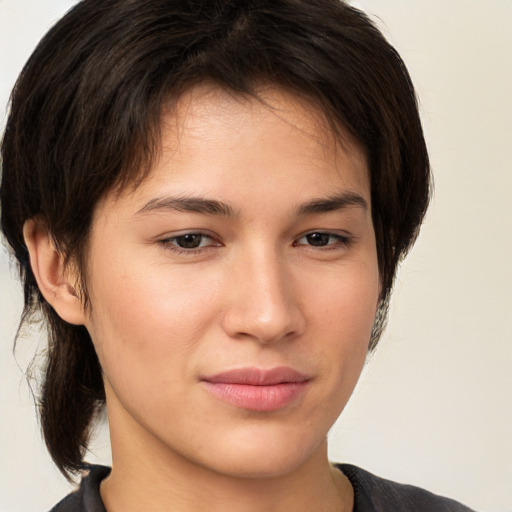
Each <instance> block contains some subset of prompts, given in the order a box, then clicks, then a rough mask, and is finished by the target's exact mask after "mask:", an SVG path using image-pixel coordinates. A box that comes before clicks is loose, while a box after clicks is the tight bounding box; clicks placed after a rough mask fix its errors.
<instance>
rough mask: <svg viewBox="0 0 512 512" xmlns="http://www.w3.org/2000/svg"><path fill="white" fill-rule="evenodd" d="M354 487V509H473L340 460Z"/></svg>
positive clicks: (361, 511)
mask: <svg viewBox="0 0 512 512" xmlns="http://www.w3.org/2000/svg"><path fill="white" fill-rule="evenodd" d="M336 466H337V467H338V468H339V469H340V470H341V471H342V472H343V474H344V475H345V476H346V477H347V478H348V479H349V480H350V483H351V484H352V486H353V488H354V512H369V511H372V512H373V511H375V512H388V511H389V512H391V511H392V512H406V511H407V512H410V511H411V510H414V511H417V512H472V511H471V509H470V508H468V507H466V506H464V505H462V504H461V503H458V502H456V501H454V500H451V499H449V498H444V497H442V496H437V495H436V494H433V493H431V492H429V491H426V490H424V489H420V488H419V487H415V486H413V485H405V484H399V483H396V482H392V481H391V480H386V479H385V478H380V477H378V476H376V475H373V474H372V473H369V472H368V471H365V470H364V469H361V468H358V467H356V466H352V465H350V464H336Z"/></svg>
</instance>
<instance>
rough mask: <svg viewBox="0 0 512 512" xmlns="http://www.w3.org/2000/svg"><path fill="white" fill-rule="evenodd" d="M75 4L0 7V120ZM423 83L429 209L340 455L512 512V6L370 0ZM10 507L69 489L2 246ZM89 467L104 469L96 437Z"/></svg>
mask: <svg viewBox="0 0 512 512" xmlns="http://www.w3.org/2000/svg"><path fill="white" fill-rule="evenodd" d="M72 4H73V2H72V1H71V0H44V1H41V0H0V124H1V125H2V126H3V124H4V123H5V112H6V108H7V107H6V105H7V101H8V95H9V92H10V89H11V88H12V86H13V83H14V81H15V78H16V76H17V74H18V73H19V71H20V69H21V67H22V65H23V63H24V62H25V60H26V59H27V58H28V56H29V54H30V53H31V51H32V50H33V48H34V46H35V45H36V43H37V41H38V40H39V39H40V37H41V36H42V35H43V33H45V32H46V30H47V29H48V28H49V27H50V26H51V25H52V24H53V23H54V22H55V21H56V20H57V19H58V18H59V17H60V16H61V15H62V14H63V13H64V12H65V11H66V10H67V9H68V8H70V7H71V5H72ZM354 4H355V5H356V6H358V7H360V8H362V9H364V10H366V11H367V12H368V13H369V14H370V15H371V16H372V18H374V19H375V21H376V22H377V23H378V25H379V26H380V27H381V29H382V30H383V31H384V33H385V34H386V35H387V37H388V38H389V39H390V40H391V42H392V43H393V44H394V45H395V46H396V47H397V49H398V50H399V52H400V54H401V55H402V57H403V58H404V60H405V62H406V63H407V65H408V67H409V70H410V72H411V74H412V77H413V80H414V82H415V84H416V86H417V90H418V94H419V98H420V102H421V110H422V116H423V122H424V127H425V132H426V137H427V140H428V145H429V148H430V153H431V159H432V165H433V170H434V174H435V197H434V201H433V204H432V207H431V209H430V212H429V215H428V218H427V222H426V224H425V226H424V228H423V230H422V232H421V236H420V239H419V241H418V243H417V245H416V247H415V248H414V249H413V251H412V253H411V255H410V257H409V258H408V259H407V260H406V262H405V263H404V264H403V266H402V269H401V271H400V274H399V278H398V281H397V284H396V291H395V294H394V297H393V304H392V310H391V317H390V323H389V327H388V329H387V331H386V333H385V335H384V337H383V338H382V340H381V344H380V347H379V348H378V350H377V352H376V353H375V354H374V355H373V356H372V357H371V358H370V360H369V362H368V365H367V367H366V368H365V371H364V372H363V376H362V379H361V381H360V383H359V385H358V387H357V389H356V391H355V394H354V396H353V398H352V399H351V401H350V403H349V405H348V406H347V408H346V410H345V411H344V413H343V414H342V417H341V419H340V420H339V421H338V423H337V424H336V425H335V426H334V428H333V430H332V432H331V434H330V452H331V458H332V459H333V460H336V461H345V462H351V463H355V464H358V465H360V466H363V467H365V468H367V469H369V470H371V471H373V472H375V473H377V474H379V475H382V476H386V477H388V478H391V479H394V480H398V481H402V482H407V483H414V484H416V485H420V486H423V487H426V488H427V489H430V490H432V491H434V492H436V493H440V494H445V495H449V496H452V497H454V498H456V499H458V500H461V501H463V502H466V503H467V504H468V505H470V506H472V507H474V508H475V509H478V510H481V511H489V512H490V511H503V512H504V511H507V510H508V511H512V392H511V390H512V369H511V367H512V364H511V363H512V335H511V333H510V323H511V319H512V315H511V312H510V311H511V309H512V270H511V269H512V261H511V259H512V258H511V255H512V210H511V206H510V197H511V196H512V30H510V26H512V1H511V0H418V1H416V0H360V1H359V2H354ZM0 283H1V284H0V379H1V380H0V510H1V511H2V512H30V511H42V510H47V509H48V508H50V507H51V506H52V505H53V504H54V503H56V502H57V501H58V500H59V499H60V498H61V497H62V496H64V494H66V493H67V492H69V490H70V488H71V487H70V485H69V484H67V483H66V481H65V480H64V479H63V478H62V476H61V475H59V473H58V472H57V470H56V469H54V467H53V466H52V463H51V461H50V459H49V457H48V455H47V454H46V451H45V448H44V445H43V443H42V441H41V437H40V434H39V429H38V425H37V420H36V417H35V414H34V407H33V402H32V399H31V396H30V393H29V390H28V386H27V384H26V382H25V380H24V378H23V373H22V370H23V369H24V368H26V365H27V363H28V362H29V361H30V359H31V357H32V355H33V353H34V352H35V351H36V350H38V349H41V347H43V346H44V340H41V339H39V338H40V337H38V336H32V337H26V338H23V339H22V340H20V342H19V345H18V349H17V352H16V359H15V358H14V356H13V353H12V342H13V338H14V335H15V332H16V328H17V322H18V318H19V314H20V312H21V306H22V294H21V289H20V286H19V284H18V282H17V280H16V271H15V268H14V267H13V265H12V264H10V263H9V260H8V257H7V253H6V251H5V249H1V250H0ZM92 452H93V453H92V454H91V456H90V460H91V461H99V462H103V463H108V462H109V457H110V456H109V448H108V435H107V434H106V431H105V429H103V430H100V432H99V434H98V437H97V439H96V441H95V443H94V446H93V448H92Z"/></svg>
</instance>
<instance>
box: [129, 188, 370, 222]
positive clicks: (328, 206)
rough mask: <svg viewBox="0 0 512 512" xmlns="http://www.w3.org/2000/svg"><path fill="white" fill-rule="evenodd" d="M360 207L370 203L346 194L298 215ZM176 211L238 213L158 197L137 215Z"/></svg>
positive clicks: (201, 201) (211, 203)
mask: <svg viewBox="0 0 512 512" xmlns="http://www.w3.org/2000/svg"><path fill="white" fill-rule="evenodd" d="M353 206H355V207H359V208H362V209H363V210H368V203H367V202H366V200H365V199H364V198H363V197H362V196H360V195H359V194H356V193H353V192H344V193H341V194H336V195H333V196H328V197H322V198H318V199H312V200H311V201H308V202H307V203H305V204H302V205H300V206H299V208H298V209H297V215H299V216H304V215H314V214H318V213H328V212H332V211H336V210H342V209H345V208H348V207H353ZM160 210H163V211H166V210H171V211H176V212H187V213H199V214H203V215H220V216H223V217H236V216H237V212H236V211H235V210H234V209H233V207H232V206H230V205H229V204H227V203H224V202H222V201H217V200H215V199H206V198H203V197H174V196H169V197H157V198H154V199H151V200H150V201H148V202H147V203H146V204H145V205H144V206H143V207H142V208H141V209H140V210H138V211H137V213H136V215H141V214H144V213H150V212H155V211H160Z"/></svg>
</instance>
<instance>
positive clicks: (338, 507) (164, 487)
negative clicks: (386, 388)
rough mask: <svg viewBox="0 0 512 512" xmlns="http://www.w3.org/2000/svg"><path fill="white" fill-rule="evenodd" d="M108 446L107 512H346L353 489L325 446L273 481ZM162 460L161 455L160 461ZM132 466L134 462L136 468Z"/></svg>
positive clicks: (176, 457) (103, 490)
mask: <svg viewBox="0 0 512 512" xmlns="http://www.w3.org/2000/svg"><path fill="white" fill-rule="evenodd" d="M123 445H124V443H123V444H122V445H119V444H118V443H116V439H115V436H113V442H112V459H113V465H112V472H111V474H110V476H109V477H108V478H107V479H106V480H105V481H104V482H103V483H102V485H101V496H102V499H103V502H104V504H105V507H106V509H107V510H108V511H109V512H118V511H123V512H132V511H133V512H135V511H139V510H141V507H142V504H143V507H142V508H144V509H146V510H158V511H162V512H164V511H172V512H192V511H194V512H196V511H197V510H208V511H210V512H221V511H222V512H224V511H225V510H229V511H230V512H242V511H243V512H263V511H265V512H284V511H290V510H293V511H294V512H314V511H320V510H321V511H322V512H341V511H343V512H349V511H351V510H352V507H353V489H352V486H351V484H350V482H349V481H348V479H347V478H346V477H345V476H344V475H343V474H342V473H341V472H340V471H339V470H337V469H336V468H333V467H332V466H331V465H330V464H329V462H328V458H327V442H326V441H324V442H323V443H322V444H321V446H319V448H318V450H317V451H316V452H315V453H314V454H313V456H312V457H311V458H310V459H308V460H306V461H305V462H304V463H303V464H302V465H300V466H299V467H297V468H294V469H293V470H292V471H289V472H286V473H285V474H281V475H278V476H273V477H264V478H258V477H253V478H247V477H245V478H240V477H233V476H232V475H224V474H220V473H217V472H215V471H212V470H211V469H210V468H205V467H202V466H199V465H196V464H194V463H193V462H191V461H189V460H186V459H184V458H183V457H180V456H179V455H177V454H176V453H168V452H167V453H165V455H163V452H164V450H162V449H161V447H160V448H158V447H156V446H155V451H153V450H152V449H149V450H148V447H147V445H146V446H145V447H144V450H142V451H141V453H138V452H139V450H137V447H136V446H133V445H132V446H131V448H129V447H127V446H123ZM162 455H163V456H162ZM134 461H137V462H136V464H134Z"/></svg>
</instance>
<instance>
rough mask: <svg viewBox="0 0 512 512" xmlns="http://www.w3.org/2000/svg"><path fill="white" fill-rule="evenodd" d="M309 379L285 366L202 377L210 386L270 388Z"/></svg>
mask: <svg viewBox="0 0 512 512" xmlns="http://www.w3.org/2000/svg"><path fill="white" fill-rule="evenodd" d="M309 379H310V378H309V377H308V376H307V375H304V374H303V373H301V372H299V371H297V370H294V369H293V368H289V367H286V366H279V367H276V368H271V369H268V370H264V369H260V368H252V367H251V368H236V369H234V370H228V371H225V372H221V373H217V374H215V375H209V376H206V377H203V378H202V380H203V381H206V382H210V383H212V384H246V385H249V386H272V385H276V384H283V383H290V382H305V381H307V380H309Z"/></svg>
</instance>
